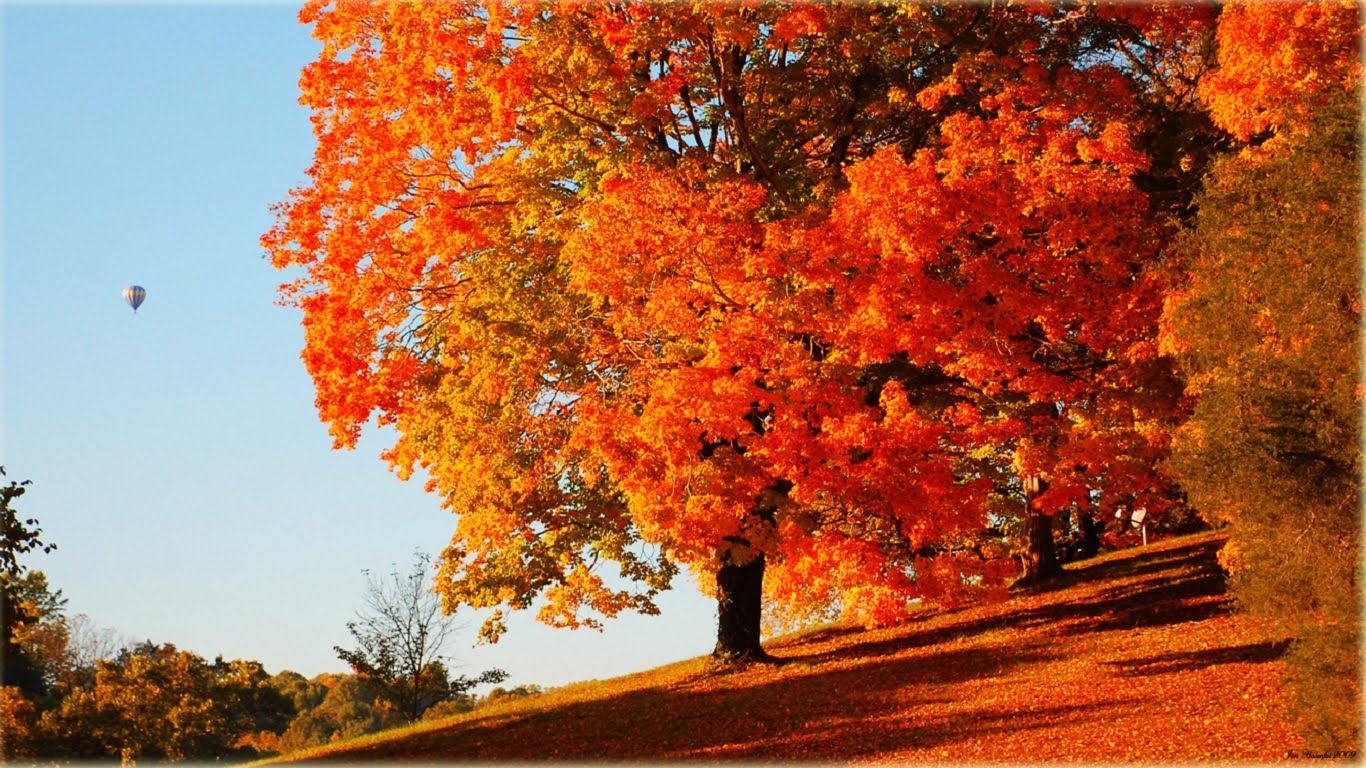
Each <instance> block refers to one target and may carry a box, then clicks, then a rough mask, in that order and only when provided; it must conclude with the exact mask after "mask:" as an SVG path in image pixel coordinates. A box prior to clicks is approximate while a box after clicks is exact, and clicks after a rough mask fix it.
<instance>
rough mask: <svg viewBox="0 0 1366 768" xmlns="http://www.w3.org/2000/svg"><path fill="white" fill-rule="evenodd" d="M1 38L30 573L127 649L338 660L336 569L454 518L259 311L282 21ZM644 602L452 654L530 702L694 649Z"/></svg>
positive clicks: (671, 617)
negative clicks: (354, 425) (46, 550)
mask: <svg viewBox="0 0 1366 768" xmlns="http://www.w3.org/2000/svg"><path fill="white" fill-rule="evenodd" d="M0 25H2V27H3V40H2V41H0V49H2V50H3V92H2V93H0V98H3V115H4V117H3V134H2V135H3V146H4V151H3V165H2V166H0V175H3V197H2V198H0V200H2V201H3V220H0V230H2V231H3V272H0V279H2V280H3V328H4V333H3V360H4V366H3V372H4V376H3V413H2V414H0V423H3V427H4V430H3V443H0V464H3V465H4V466H5V467H6V470H7V472H8V478H7V479H9V480H14V479H30V480H32V481H33V485H32V486H31V488H30V490H29V492H28V493H27V494H26V495H25V496H24V497H23V498H22V500H21V504H20V510H21V511H22V512H23V513H24V514H25V515H26V516H34V517H37V518H38V519H39V520H40V522H41V525H42V528H43V533H44V538H45V539H47V540H48V541H52V542H55V543H56V544H57V545H58V547H59V549H58V550H57V551H56V552H54V553H52V554H50V555H45V556H36V557H34V556H30V558H29V563H30V565H32V566H33V567H35V568H39V569H41V570H43V571H45V572H46V573H47V574H48V577H49V580H50V581H51V582H52V583H53V584H54V585H55V586H57V587H59V588H61V589H62V591H63V593H64V594H65V595H66V597H67V598H68V600H69V604H68V610H69V612H70V613H85V614H88V615H89V616H90V617H91V618H93V619H94V620H95V621H96V622H97V623H99V624H101V625H104V626H110V627H113V628H115V629H117V630H119V631H120V632H123V633H125V634H127V635H130V636H133V637H134V638H137V639H143V638H149V639H152V640H154V641H156V642H171V643H175V644H176V645H177V646H178V647H180V648H183V649H187V650H191V651H194V652H196V653H199V654H201V655H203V656H206V657H209V658H212V657H213V656H216V655H218V654H222V655H224V656H225V657H228V658H253V659H258V660H260V661H261V662H263V663H264V664H265V666H266V668H267V669H268V670H269V671H271V672H277V671H279V670H281V669H293V670H296V671H298V672H301V673H303V674H305V675H309V676H312V675H314V674H317V673H320V672H326V671H343V669H344V665H343V664H342V663H341V662H340V661H338V660H337V658H336V657H335V655H334V653H333V652H332V650H331V649H332V647H333V646H334V645H340V644H346V643H347V641H348V640H349V637H348V635H347V633H346V628H345V625H346V622H347V621H348V620H350V619H351V618H352V617H353V613H354V611H355V609H356V608H357V607H359V606H360V600H361V593H362V590H363V588H364V584H365V579H364V576H363V575H362V574H361V570H362V569H365V568H370V569H375V570H384V569H387V568H389V567H390V565H391V564H398V565H399V566H406V565H407V564H408V563H409V562H410V561H411V553H412V552H413V550H414V549H422V550H424V551H427V552H432V553H435V552H438V551H440V549H441V548H442V547H443V546H444V544H445V542H446V541H447V539H448V538H449V536H450V533H451V531H452V530H453V527H454V523H455V520H454V518H453V517H452V516H451V515H450V513H448V512H446V511H445V510H442V509H441V508H440V507H439V506H438V504H437V502H436V500H435V499H434V498H433V497H430V496H428V495H426V494H425V493H423V491H422V488H421V485H420V483H418V482H412V483H405V482H401V481H399V480H398V479H397V478H395V477H394V476H393V475H391V474H390V473H389V472H388V469H387V468H386V466H385V465H384V463H383V462H381V461H380V460H379V459H378V457H377V454H378V452H379V451H380V449H381V448H383V447H384V446H385V445H386V444H387V443H386V435H384V434H383V433H378V434H371V435H368V436H367V437H366V438H364V439H362V441H361V443H360V445H359V447H358V449H357V450H356V451H354V452H335V451H333V450H331V443H330V440H329V438H328V436H327V433H326V430H325V428H324V427H323V425H322V424H320V423H319V422H318V420H317V416H316V413H315V411H314V409H313V389H312V384H311V382H310V381H309V379H308V376H307V374H306V373H305V371H304V369H303V366H302V363H301V362H300V361H299V357H298V352H299V349H300V347H301V345H302V331H301V329H300V327H299V315H298V313H297V312H296V311H295V310H292V309H287V308H283V307H280V306H278V305H276V304H275V288H276V286H277V285H278V284H279V283H280V282H282V280H283V279H284V276H282V275H281V274H280V273H277V272H276V271H275V270H273V269H272V268H271V267H270V265H269V264H268V263H267V262H266V261H265V259H263V258H262V252H261V248H260V246H259V245H258V243H257V238H258V237H259V236H260V235H261V233H262V232H264V231H265V230H266V229H267V228H269V226H270V225H271V222H272V217H271V214H270V212H269V210H268V206H269V204H270V203H271V202H273V201H277V200H280V199H282V198H283V197H284V196H285V194H286V192H287V191H288V190H289V189H290V188H292V187H296V186H299V185H300V184H302V183H303V182H304V181H305V177H304V169H305V168H307V166H308V164H309V162H310V160H311V155H312V148H313V141H312V135H311V133H310V126H309V122H308V114H307V112H306V111H305V110H304V109H303V108H302V107H300V106H299V105H298V103H297V87H296V85H297V80H298V75H299V70H300V68H301V67H303V65H304V64H306V63H307V62H308V61H310V60H311V59H312V58H313V57H314V55H315V54H316V52H317V45H316V44H315V42H314V41H313V40H312V38H310V37H309V33H308V28H307V27H304V26H303V25H301V24H299V23H298V21H297V9H296V8H295V7H294V6H290V5H279V4H273V5H228V6H207V5H87V6H47V5H25V4H6V5H3V6H0ZM132 283H137V284H140V285H142V286H144V287H145V288H146V289H147V292H148V297H147V301H146V303H145V304H144V305H143V307H142V308H141V309H140V310H139V312H138V313H137V314H136V315H134V314H133V313H132V312H131V311H130V310H129V308H128V307H127V306H126V305H125V304H124V303H123V299H122V296H121V294H122V291H123V289H124V287H125V286H127V285H129V284H132ZM661 607H662V609H663V615H662V616H659V617H634V616H633V617H628V618H624V619H618V620H616V621H614V622H609V623H608V625H607V629H606V631H605V632H603V633H597V632H593V631H577V632H572V631H568V630H550V629H548V628H544V627H542V626H540V625H538V624H536V623H535V622H534V621H532V620H531V619H530V617H520V619H519V620H515V621H513V622H512V623H511V624H510V627H511V629H510V631H509V634H508V635H507V636H506V637H505V638H504V639H503V640H502V641H501V642H500V643H498V644H497V645H495V646H478V647H473V642H474V632H475V629H476V628H477V626H478V624H479V622H480V621H481V620H482V615H480V614H476V613H465V614H462V621H463V622H464V623H466V624H467V625H468V627H467V629H466V630H465V631H464V632H462V633H461V636H460V638H459V639H458V641H457V643H455V644H453V645H452V651H453V652H454V654H453V655H454V656H455V657H456V659H457V661H458V662H460V663H462V664H464V668H463V669H464V671H466V672H474V671H478V670H479V669H484V668H486V667H490V666H496V667H501V668H503V669H505V670H507V671H508V672H509V673H510V675H511V679H510V681H509V682H510V684H520V683H536V684H540V685H560V684H563V683H566V682H571V681H575V680H583V679H589V678H606V677H611V676H615V675H618V674H624V673H627V672H631V671H636V670H640V669H647V668H650V667H654V666H658V665H659V664H663V663H666V662H669V661H674V660H678V659H684V658H689V657H692V656H697V655H701V654H704V653H707V652H708V651H710V649H711V645H712V644H713V642H714V638H715V628H714V615H715V614H714V607H713V606H712V604H711V603H710V602H708V601H707V600H705V599H703V598H702V597H701V596H700V595H699V594H698V593H697V591H696V589H695V588H694V587H693V586H692V585H691V584H689V583H688V582H687V581H686V580H684V579H680V584H679V586H678V588H676V589H675V590H674V591H673V592H672V593H670V594H668V595H666V596H665V598H664V600H663V602H662V605H661Z"/></svg>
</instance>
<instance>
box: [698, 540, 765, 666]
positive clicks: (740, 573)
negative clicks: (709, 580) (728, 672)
mask: <svg viewBox="0 0 1366 768" xmlns="http://www.w3.org/2000/svg"><path fill="white" fill-rule="evenodd" d="M733 543H735V544H739V545H741V546H740V547H733V546H732V547H728V548H727V549H726V551H725V552H723V553H722V555H721V569H720V570H719V571H717V572H716V649H715V650H713V651H712V653H711V655H712V658H714V659H716V660H718V661H722V662H725V663H735V662H744V661H767V660H768V658H769V656H768V654H767V653H765V652H764V649H763V648H762V647H760V645H759V617H760V611H761V609H762V606H763V596H764V554H763V553H762V552H759V553H755V554H754V555H753V556H752V557H750V558H749V560H748V561H747V562H742V563H737V562H735V560H737V559H739V558H737V557H736V549H737V548H738V549H740V551H741V552H744V551H745V550H746V549H747V547H746V546H745V545H746V544H747V542H743V541H741V540H736V541H734V542H733Z"/></svg>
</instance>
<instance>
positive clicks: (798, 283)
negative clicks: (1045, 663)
mask: <svg viewBox="0 0 1366 768" xmlns="http://www.w3.org/2000/svg"><path fill="white" fill-rule="evenodd" d="M1199 15H1200V14H1199V12H1195V13H1192V12H1186V11H1180V10H1179V9H1178V10H1173V9H1172V8H1171V7H1168V6H1159V7H1155V8H1154V9H1153V10H1152V11H1151V12H1148V13H1146V14H1145V13H1140V12H1135V11H1131V10H1122V9H1110V10H1108V11H1106V12H1090V11H1088V10H1087V9H1085V8H1083V9H1072V10H1066V9H1062V8H1052V7H1046V6H1039V7H1029V8H989V7H985V6H959V5H949V6H942V7H941V6H923V5H913V4H906V5H902V4H873V5H865V4H828V5H827V4H802V3H758V4H749V5H745V6H729V5H698V6H685V5H675V4H661V5H636V4H605V3H575V4H553V5H552V4H536V3H506V4H504V3H496V2H495V3H454V4H428V5H422V4H413V5H408V4H365V3H336V4H330V3H326V2H310V3H308V4H307V5H306V6H305V7H304V10H303V11H302V13H301V19H302V20H303V21H304V22H306V23H311V24H313V25H314V33H315V35H316V36H317V37H318V38H319V39H320V40H321V41H322V44H323V50H322V52H321V54H320V56H319V59H318V61H317V62H315V63H313V64H311V65H309V66H308V67H307V68H306V69H305V71H304V74H303V77H302V79H301V88H302V91H303V96H302V103H304V104H305V105H306V106H309V107H310V108H312V109H313V111H314V117H313V120H314V124H315V131H316V134H317V138H318V148H317V152H316V154H315V159H314V163H313V165H312V166H311V167H310V169H309V177H310V181H309V184H308V185H307V186H305V187H302V188H300V189H296V190H294V191H293V192H292V193H291V196H290V198H289V199H288V200H287V201H286V202H285V203H283V204H281V206H280V207H279V209H278V216H279V218H278V222H277V225H276V226H275V227H274V228H273V229H272V230H271V231H270V232H268V233H267V234H266V235H265V236H264V237H263V244H264V246H265V247H266V248H267V250H268V251H269V252H270V254H271V255H272V259H273V262H274V264H275V265H276V266H278V267H280V268H283V269H295V270H297V274H298V276H297V279H296V280H295V281H294V282H292V283H291V284H289V285H287V286H286V287H285V288H284V291H283V295H284V298H285V300H286V301H289V302H292V303H294V304H296V305H297V306H298V307H300V308H301V309H302V310H303V324H304V329H305V349H304V352H303V358H304V361H305V364H306V366H307V368H308V370H309V372H310V373H311V375H312V376H313V379H314V382H315V385H316V388H317V406H318V409H319V413H320V416H321V417H322V419H323V420H324V421H325V422H327V423H328V424H329V425H330V428H331V430H332V434H333V436H334V439H335V441H336V443H337V445H338V446H353V445H354V444H355V441H356V439H357V437H358V435H359V434H360V431H361V429H362V428H363V427H364V426H365V425H366V424H368V423H371V422H372V420H373V422H374V423H376V424H379V425H392V426H393V427H394V428H395V442H394V445H393V446H392V447H391V448H390V449H388V450H386V451H385V453H384V455H385V457H386V458H387V460H388V461H389V462H391V464H392V466H393V467H394V468H395V469H396V470H397V471H398V472H399V473H400V474H401V475H403V476H405V477H407V476H409V475H411V474H412V473H413V472H415V471H418V470H419V469H420V470H423V471H425V473H426V475H427V477H428V487H429V488H430V489H431V490H432V491H434V492H436V493H438V494H440V496H441V497H442V499H443V502H444V503H445V504H446V506H448V507H449V508H450V509H451V510H452V511H454V512H456V513H457V514H458V515H459V522H458V525H457V528H456V532H455V534H454V537H453V538H452V541H451V544H450V547H449V548H448V549H447V550H446V551H445V553H444V555H443V557H442V569H441V572H440V575H439V577H438V581H437V588H438V589H439V590H440V591H441V592H442V593H443V595H444V596H445V598H446V601H447V605H448V607H451V608H453V607H455V606H457V605H460V604H468V605H473V606H477V607H494V606H504V607H508V608H513V609H523V608H528V607H530V606H531V605H533V603H535V602H536V601H537V600H538V599H540V602H541V607H540V612H539V616H540V618H541V619H542V620H543V621H547V622H549V623H551V624H554V625H558V626H580V625H589V626H593V625H595V624H596V622H597V619H596V618H594V616H593V614H600V615H605V616H611V615H614V614H616V613H618V612H620V611H622V610H640V611H645V612H651V611H654V610H655V608H654V604H653V599H652V598H653V596H654V595H655V594H657V592H658V591H659V590H660V589H663V588H665V587H667V586H668V584H669V581H670V579H671V578H672V577H673V575H674V574H675V573H676V571H677V568H678V567H679V566H680V565H682V566H686V567H689V568H691V569H693V570H694V572H695V573H697V574H698V576H699V582H700V583H702V584H703V585H705V586H708V587H710V588H713V589H714V590H715V592H716V596H717V600H718V609H719V610H718V613H719V622H718V643H717V648H716V652H715V653H716V656H717V657H718V658H722V659H746V658H763V657H764V652H763V650H762V648H761V646H760V644H759V636H760V619H761V605H762V604H763V601H764V599H763V595H764V594H765V593H766V595H767V598H768V603H769V605H770V606H772V607H773V608H775V609H777V610H778V611H779V612H781V613H785V615H787V616H789V617H793V618H795V619H798V620H800V619H801V618H803V617H810V616H814V615H821V614H824V613H827V612H829V611H832V610H834V611H841V612H843V613H844V615H846V616H847V617H849V618H860V619H863V620H865V621H868V622H872V623H877V622H885V621H894V620H896V619H897V618H898V617H900V616H902V615H904V610H905V606H906V602H907V600H909V599H911V598H914V597H921V598H927V599H931V600H936V601H941V602H945V601H950V602H951V601H953V600H956V599H960V598H961V596H962V595H964V594H965V593H971V592H980V591H981V590H991V589H994V588H999V586H1000V585H1001V584H1002V583H1003V580H1004V579H1005V577H1006V576H1007V575H1008V572H1009V570H1010V568H1009V563H1008V561H1006V560H1005V559H1003V557H1002V555H1003V554H1004V553H1003V552H1002V551H1000V547H999V546H995V545H994V544H993V536H992V531H993V530H994V529H996V528H997V527H998V526H997V523H999V521H1000V520H1001V519H1003V517H1004V516H1007V515H1015V514H1018V512H1017V510H1020V509H1021V508H1022V504H1023V494H1022V491H1021V482H1022V479H1023V478H1025V477H1037V476H1043V477H1046V478H1047V480H1048V488H1047V490H1046V491H1045V492H1043V493H1041V494H1040V495H1039V496H1038V498H1037V499H1036V500H1034V501H1035V505H1036V506H1034V507H1033V509H1034V510H1036V511H1035V512H1034V513H1033V514H1032V515H1031V516H1030V517H1031V519H1033V520H1035V521H1036V522H1034V523H1033V525H1034V526H1035V527H1036V528H1037V529H1042V528H1043V526H1051V524H1052V523H1051V516H1052V515H1054V514H1055V513H1056V512H1058V511H1059V510H1061V509H1071V508H1078V507H1083V506H1087V505H1096V504H1099V505H1101V506H1103V507H1104V508H1106V509H1113V508H1114V507H1115V506H1116V505H1120V504H1143V503H1146V504H1147V505H1148V507H1149V508H1150V509H1152V510H1153V511H1154V512H1160V511H1161V509H1162V507H1163V506H1164V505H1165V504H1167V503H1168V502H1167V501H1165V500H1166V499H1168V497H1169V494H1168V495H1164V494H1163V493H1162V492H1161V490H1160V489H1161V486H1162V481H1161V478H1160V473H1159V472H1158V471H1157V470H1156V469H1155V462H1156V460H1157V459H1158V458H1160V457H1161V455H1162V454H1163V452H1164V451H1165V446H1166V438H1165V436H1164V433H1163V431H1162V430H1161V429H1160V428H1159V427H1160V425H1161V424H1162V423H1164V422H1163V419H1167V418H1169V417H1170V416H1171V414H1172V412H1173V408H1174V407H1175V406H1174V404H1173V403H1174V398H1173V397H1172V396H1171V392H1170V387H1169V386H1168V383H1169V381H1170V376H1169V371H1167V370H1166V369H1165V368H1164V366H1163V364H1162V363H1161V362H1160V361H1157V360H1156V350H1155V347H1154V345H1153V344H1152V339H1153V336H1154V332H1155V331H1154V329H1155V323H1156V320H1157V317H1158V313H1159V311H1160V307H1161V296H1162V292H1163V289H1164V283H1163V280H1162V277H1161V275H1160V274H1159V273H1158V272H1156V271H1155V270H1154V269H1152V266H1153V264H1154V261H1155V258H1156V255H1157V253H1158V249H1159V248H1160V245H1161V243H1162V242H1163V241H1164V239H1165V237H1166V236H1167V231H1168V230H1166V229H1164V228H1163V227H1161V226H1159V224H1158V223H1157V221H1156V218H1155V210H1156V206H1155V204H1154V202H1153V199H1151V198H1150V197H1149V194H1148V192H1149V190H1145V189H1143V188H1142V184H1143V183H1144V180H1145V179H1147V180H1148V181H1150V182H1156V181H1162V180H1170V177H1171V176H1172V174H1171V173H1168V172H1167V171H1166V170H1164V168H1165V167H1166V166H1164V167H1163V168H1156V169H1155V168H1154V165H1153V161H1152V159H1151V158H1150V157H1149V156H1148V155H1147V154H1145V152H1143V151H1141V150H1140V149H1139V147H1138V144H1139V143H1140V142H1139V139H1140V138H1142V137H1143V136H1144V135H1146V133H1151V132H1152V131H1153V128H1152V126H1153V124H1154V122H1153V119H1152V116H1153V114H1157V113H1158V112H1161V114H1164V115H1165V114H1168V113H1170V112H1171V110H1167V111H1166V112H1162V110H1157V111H1156V112H1154V111H1153V110H1151V109H1147V108H1146V107H1145V102H1144V98H1147V97H1146V96H1145V95H1144V94H1145V93H1149V94H1151V93H1159V92H1160V91H1161V88H1159V87H1157V86H1155V85H1153V83H1155V82H1157V81H1159V80H1160V81H1161V83H1162V84H1163V87H1168V86H1170V84H1171V83H1176V82H1178V81H1180V80H1181V78H1180V77H1177V76H1171V77H1168V76H1167V75H1169V74H1170V73H1172V72H1175V73H1177V75H1184V74H1186V73H1185V70H1184V69H1182V67H1183V66H1184V64H1183V62H1187V61H1188V60H1189V59H1191V57H1184V58H1183V56H1182V55H1174V54H1168V53H1167V52H1166V51H1167V49H1165V48H1161V47H1160V46H1156V45H1152V44H1148V43H1145V42H1144V41H1147V40H1149V39H1154V40H1156V39H1161V38H1162V35H1167V36H1168V37H1172V38H1173V39H1176V38H1177V37H1179V35H1177V33H1176V32H1173V31H1172V30H1174V29H1178V28H1182V27H1181V23H1182V22H1184V21H1190V20H1191V19H1194V18H1198V17H1199ZM1135 20H1137V22H1136V21H1135ZM1173 20H1175V21H1173ZM1139 22H1141V23H1139ZM1188 26H1189V25H1188ZM1159 33H1160V34H1159ZM1182 39H1183V40H1184V38H1182ZM1121 49H1122V50H1121ZM1126 55H1127V56H1129V57H1130V58H1133V59H1134V60H1136V61H1138V62H1140V63H1143V64H1144V65H1145V66H1146V67H1147V68H1146V69H1144V68H1143V67H1139V66H1135V65H1132V64H1122V63H1120V61H1119V59H1120V58H1121V57H1123V56H1126ZM1164 56H1165V58H1164ZM1145 78H1146V79H1145ZM1153 98H1156V97H1153ZM1145 110H1146V111H1145ZM1145 132H1146V133H1145ZM1177 154H1178V153H1177V152H1175V151H1170V152H1167V156H1170V157H1169V158H1167V160H1170V158H1175V157H1176V156H1177ZM1164 157H1166V156H1164ZM1167 160H1164V162H1166V164H1167V165H1168V166H1171V167H1176V166H1178V165H1179V163H1178V162H1177V161H1175V160H1171V161H1170V162H1167ZM1154 489H1158V490H1154ZM1050 530H1051V528H1050ZM1045 533H1047V531H1045ZM1035 538H1036V540H1038V541H1039V542H1040V546H1044V545H1045V543H1046V544H1047V545H1048V546H1051V541H1052V539H1051V535H1046V536H1036V537H1035ZM603 559H605V560H613V561H616V562H617V563H618V564H619V566H620V576H621V577H622V579H624V583H625V586H622V580H614V581H613V583H609V582H608V581H605V580H604V579H603V577H602V575H601V573H600V569H598V568H597V567H596V566H597V565H598V563H599V560H603ZM766 572H767V573H768V576H767V577H766V576H765V573H766ZM1041 575H1042V574H1041ZM502 626H503V625H502V614H501V612H495V613H494V614H493V616H492V617H491V618H490V619H489V621H488V622H487V623H486V624H485V628H484V635H485V636H487V637H491V638H496V636H497V635H498V634H499V633H500V632H501V631H502Z"/></svg>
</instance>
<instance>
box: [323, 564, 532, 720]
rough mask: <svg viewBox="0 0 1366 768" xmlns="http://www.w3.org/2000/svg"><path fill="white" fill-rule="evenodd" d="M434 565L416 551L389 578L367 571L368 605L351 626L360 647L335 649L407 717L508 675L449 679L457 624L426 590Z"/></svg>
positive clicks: (498, 671) (492, 673) (489, 673)
mask: <svg viewBox="0 0 1366 768" xmlns="http://www.w3.org/2000/svg"><path fill="white" fill-rule="evenodd" d="M430 566H431V557H430V556H428V555H426V554H425V553H422V552H415V553H414V556H413V566H412V568H411V569H409V570H408V572H407V573H400V572H399V571H398V568H397V567H395V568H394V570H392V571H390V572H389V575H388V576H387V577H385V578H377V577H375V576H374V575H373V574H371V573H370V572H369V571H364V573H365V575H366V589H365V598H364V599H365V608H364V610H362V611H359V612H357V614H356V616H357V621H351V622H347V624H346V628H347V629H348V630H349V631H350V632H351V636H352V637H353V638H355V641H356V644H357V647H356V648H355V649H354V650H348V649H345V648H342V647H341V646H336V647H334V650H335V651H336V652H337V656H338V657H339V658H341V660H342V661H345V662H346V663H348V664H350V665H351V667H352V668H353V669H355V670H356V674H358V675H360V676H361V677H362V678H363V679H364V680H366V681H367V682H368V683H370V684H371V685H374V686H375V689H376V693H377V694H378V695H379V696H380V697H382V698H384V699H385V700H387V701H389V702H390V703H391V704H393V705H394V707H395V709H396V710H397V711H398V712H399V714H401V715H402V716H403V717H404V718H405V719H407V720H408V721H414V720H417V719H418V718H420V717H422V713H423V712H426V711H427V709H428V708H429V707H431V706H433V705H434V704H437V703H438V702H442V701H447V700H449V699H451V698H454V697H455V696H458V695H459V694H462V693H464V692H465V691H467V690H469V689H470V688H473V687H474V686H476V685H480V684H483V683H499V682H502V681H503V680H506V679H507V673H506V672H504V671H502V670H501V669H490V670H486V671H484V672H481V673H480V674H478V675H476V676H474V677H465V676H464V675H461V676H459V677H456V678H451V677H450V673H449V671H448V670H447V669H446V664H445V661H446V657H445V655H444V651H445V647H446V644H447V643H448V642H449V641H450V639H451V636H452V635H453V633H454V632H455V630H456V629H457V628H458V626H457V624H456V623H455V617H454V616H447V615H445V614H444V613H442V611H441V600H440V598H438V597H437V596H436V595H435V594H434V593H432V591H431V590H430V589H428V588H427V577H428V573H429V572H430Z"/></svg>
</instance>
